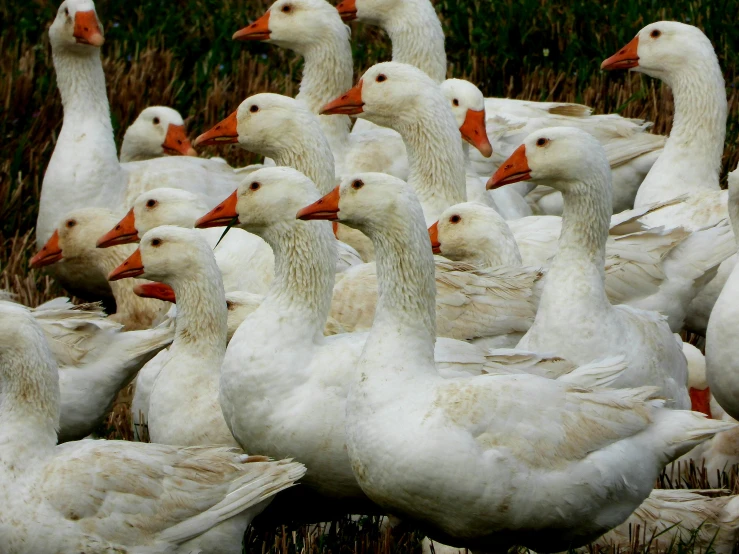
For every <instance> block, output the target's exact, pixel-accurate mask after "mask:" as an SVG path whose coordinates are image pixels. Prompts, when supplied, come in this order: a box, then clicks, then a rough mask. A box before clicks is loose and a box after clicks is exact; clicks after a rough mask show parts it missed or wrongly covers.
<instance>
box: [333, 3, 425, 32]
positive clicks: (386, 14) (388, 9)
mask: <svg viewBox="0 0 739 554" xmlns="http://www.w3.org/2000/svg"><path fill="white" fill-rule="evenodd" d="M415 3H416V2H415V1H413V0H342V2H340V3H339V4H337V5H336V11H338V12H339V15H340V16H341V19H343V20H344V21H354V20H357V21H363V22H365V23H369V24H370V25H376V26H378V27H384V25H385V24H386V23H387V22H389V21H392V20H393V19H398V18H399V17H401V16H402V14H403V12H404V10H408V9H409V8H410V11H412V8H413V4H415Z"/></svg>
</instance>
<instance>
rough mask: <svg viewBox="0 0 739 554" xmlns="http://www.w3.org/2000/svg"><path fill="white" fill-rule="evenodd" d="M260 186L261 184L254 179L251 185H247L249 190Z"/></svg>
mask: <svg viewBox="0 0 739 554" xmlns="http://www.w3.org/2000/svg"><path fill="white" fill-rule="evenodd" d="M261 186H262V185H261V184H260V183H257V182H256V181H254V182H253V183H252V184H251V185H249V188H250V189H251V190H259V187H261Z"/></svg>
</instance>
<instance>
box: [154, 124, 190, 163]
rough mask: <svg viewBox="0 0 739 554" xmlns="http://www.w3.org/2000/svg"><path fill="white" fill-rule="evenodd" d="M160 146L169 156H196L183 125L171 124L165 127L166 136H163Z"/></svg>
mask: <svg viewBox="0 0 739 554" xmlns="http://www.w3.org/2000/svg"><path fill="white" fill-rule="evenodd" d="M162 148H163V149H164V153H165V154H169V155H170V156H197V155H198V153H197V152H196V151H195V149H194V148H193V147H192V144H190V139H188V138H187V134H186V133H185V126H184V125H172V124H171V123H170V124H169V127H167V136H166V137H164V142H163V143H162Z"/></svg>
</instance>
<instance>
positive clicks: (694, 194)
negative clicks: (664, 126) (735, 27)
mask: <svg viewBox="0 0 739 554" xmlns="http://www.w3.org/2000/svg"><path fill="white" fill-rule="evenodd" d="M601 67H602V68H603V69H606V70H616V69H630V70H633V71H638V72H640V73H645V74H647V75H650V76H652V77H655V78H658V79H660V80H662V81H663V82H664V83H666V84H667V85H668V86H669V87H670V89H672V95H673V98H674V100H675V115H674V120H673V123H672V130H671V131H670V138H669V139H668V140H667V144H666V145H665V149H664V152H663V153H662V154H661V155H660V157H659V159H658V160H657V162H656V163H655V164H654V166H653V167H652V169H651V171H650V172H649V174H648V175H647V177H646V178H645V179H644V183H642V185H641V187H639V193H638V194H637V196H636V206H642V205H645V204H647V203H649V202H655V201H665V200H669V199H672V198H676V197H679V196H685V200H684V201H682V202H678V203H676V204H675V205H674V206H672V207H669V208H665V209H662V210H659V211H657V212H655V213H653V214H651V215H650V216H649V217H647V218H645V222H646V223H648V224H650V225H682V226H683V227H685V228H686V229H688V230H691V231H692V230H695V229H700V228H702V227H704V226H706V225H714V224H716V223H717V222H719V221H721V220H724V219H726V218H727V216H728V212H727V205H728V204H727V192H726V191H725V190H721V188H720V186H719V172H720V171H721V156H722V154H723V149H724V136H725V134H726V116H727V103H726V89H725V84H724V78H723V75H722V73H721V67H720V66H719V63H718V58H717V57H716V52H715V51H714V49H713V46H712V45H711V41H710V40H708V37H706V35H705V34H703V32H702V31H701V30H700V29H698V28H696V27H693V26H692V25H686V24H684V23H678V22H676V21H659V22H657V23H651V24H650V25H647V26H646V27H644V28H643V29H641V30H640V31H639V32H638V33H637V35H636V37H634V39H633V40H632V41H631V42H629V44H627V45H626V46H625V47H623V48H622V49H621V50H619V51H618V52H617V53H616V54H614V55H613V56H611V57H610V58H608V59H607V60H605V61H604V62H603V64H602V65H601ZM735 263H736V257H735V256H734V257H732V258H731V259H730V260H727V261H726V262H725V263H724V264H722V267H721V269H720V270H719V273H718V275H717V276H716V278H715V279H713V280H712V281H711V282H710V283H709V284H708V286H707V287H706V288H705V290H703V291H702V293H701V294H700V295H699V296H698V297H697V298H696V299H695V300H694V301H693V304H692V306H691V310H690V312H691V313H690V314H689V318H688V322H687V323H688V327H689V328H691V329H693V330H695V331H697V332H700V333H705V330H706V326H707V324H708V318H709V316H710V313H711V309H712V308H713V305H714V304H715V302H716V298H717V297H718V295H719V293H720V292H721V289H722V288H723V286H724V283H725V282H726V279H727V278H728V276H729V274H730V273H731V269H732V268H733V267H734V264H735Z"/></svg>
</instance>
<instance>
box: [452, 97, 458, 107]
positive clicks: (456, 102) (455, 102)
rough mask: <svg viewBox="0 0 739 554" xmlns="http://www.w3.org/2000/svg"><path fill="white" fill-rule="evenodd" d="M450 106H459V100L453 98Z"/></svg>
mask: <svg viewBox="0 0 739 554" xmlns="http://www.w3.org/2000/svg"><path fill="white" fill-rule="evenodd" d="M452 104H454V105H455V106H459V100H457V99H456V98H455V99H454V100H452Z"/></svg>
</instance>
